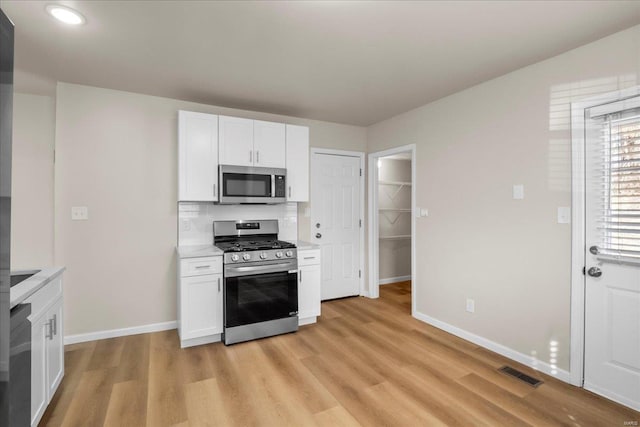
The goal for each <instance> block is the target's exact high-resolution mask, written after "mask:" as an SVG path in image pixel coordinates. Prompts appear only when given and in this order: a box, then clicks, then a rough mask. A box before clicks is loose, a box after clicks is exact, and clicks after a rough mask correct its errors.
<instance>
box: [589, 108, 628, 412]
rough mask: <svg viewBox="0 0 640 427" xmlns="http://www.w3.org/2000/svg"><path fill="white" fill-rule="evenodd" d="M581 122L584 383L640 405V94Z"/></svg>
mask: <svg viewBox="0 0 640 427" xmlns="http://www.w3.org/2000/svg"><path fill="white" fill-rule="evenodd" d="M585 123H586V135H585V136H586V138H585V140H586V144H585V149H586V153H585V154H586V157H585V158H586V218H585V219H586V223H585V224H586V230H585V236H586V248H585V249H586V256H585V259H586V280H585V360H584V387H585V388H586V389H588V390H591V391H593V392H595V393H598V394H601V395H603V396H605V397H608V398H610V399H612V400H615V401H617V402H620V403H622V404H624V405H626V406H630V407H632V408H634V409H636V410H640V97H636V98H632V99H628V100H625V101H618V102H615V103H608V104H603V105H599V106H596V107H592V108H590V109H587V110H585Z"/></svg>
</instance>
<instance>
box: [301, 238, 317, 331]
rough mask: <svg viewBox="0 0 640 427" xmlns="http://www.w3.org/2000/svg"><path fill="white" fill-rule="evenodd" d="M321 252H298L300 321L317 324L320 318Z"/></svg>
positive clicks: (314, 250)
mask: <svg viewBox="0 0 640 427" xmlns="http://www.w3.org/2000/svg"><path fill="white" fill-rule="evenodd" d="M320 274H321V273H320V250H319V249H311V250H298V319H299V324H300V325H306V324H309V323H315V322H316V319H317V317H318V316H320V283H321V280H320V278H321V276H320Z"/></svg>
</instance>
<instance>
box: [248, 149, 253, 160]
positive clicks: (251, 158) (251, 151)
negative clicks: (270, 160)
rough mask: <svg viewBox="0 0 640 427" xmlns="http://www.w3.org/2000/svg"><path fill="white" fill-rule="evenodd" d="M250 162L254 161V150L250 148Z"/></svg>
mask: <svg viewBox="0 0 640 427" xmlns="http://www.w3.org/2000/svg"><path fill="white" fill-rule="evenodd" d="M249 163H253V150H249Z"/></svg>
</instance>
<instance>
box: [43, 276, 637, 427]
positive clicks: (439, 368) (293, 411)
mask: <svg viewBox="0 0 640 427" xmlns="http://www.w3.org/2000/svg"><path fill="white" fill-rule="evenodd" d="M410 291H411V283H410V282H402V283H397V284H389V285H385V286H383V287H381V289H380V298H378V299H375V300H372V299H367V298H361V297H356V298H345V299H340V300H334V301H327V302H324V303H323V304H322V313H323V316H322V317H320V319H319V321H318V323H317V324H313V325H307V326H303V327H301V328H300V329H299V331H298V332H296V333H293V334H286V335H280V336H276V337H271V338H266V339H263V340H257V341H252V342H248V343H241V344H236V345H233V346H225V345H223V344H222V343H215V344H208V345H203V346H198V347H193V348H189V349H181V348H180V345H179V339H178V336H177V333H176V331H163V332H156V333H152V334H143V335H136V336H130V337H121V338H113V339H107V340H99V341H93V342H88V343H80V344H73V345H70V346H67V347H66V348H65V353H66V359H65V377H64V379H63V381H62V383H61V385H60V387H59V389H58V392H57V393H56V395H55V396H54V398H53V400H52V402H51V405H50V406H49V408H48V409H47V411H46V412H45V414H44V416H43V419H42V422H41V425H43V426H56V427H58V426H83V427H84V426H90V427H93V426H102V425H106V426H133V425H136V426H138V425H139V426H144V425H146V426H149V427H163V426H179V427H193V426H225V427H226V426H230V427H233V426H242V427H245V426H257V427H262V426H265V427H271V426H277V427H280V426H289V425H290V426H305V427H306V426H314V425H317V426H321V427H324V426H349V427H352V426H411V427H414V426H437V425H448V426H457V425H459V426H468V425H486V426H491V427H493V426H503V425H504V426H512V425H514V426H515V425H517V426H526V425H535V426H609V425H624V423H625V422H630V423H633V422H634V421H638V420H640V413H638V412H636V411H633V410H631V409H628V408H624V407H622V406H620V405H618V404H616V403H614V402H611V401H609V400H607V399H604V398H602V397H599V396H597V395H594V394H592V393H590V392H588V391H586V390H583V389H580V388H577V387H573V386H571V385H568V384H566V383H562V382H560V381H558V380H556V379H555V378H552V377H549V376H546V375H544V374H541V373H540V372H537V371H534V370H532V369H530V368H529V367H527V366H523V365H521V364H519V363H517V362H515V361H511V360H509V359H507V358H505V357H503V356H500V355H497V354H495V353H493V352H491V351H489V350H487V349H484V348H482V347H479V346H477V345H475V344H473V343H471V342H468V341H465V340H463V339H461V338H458V337H455V336H453V335H450V334H448V333H446V332H444V331H442V330H439V329H437V328H434V327H432V326H430V325H428V324H426V323H423V322H421V321H419V320H417V319H415V318H413V317H411V314H410V312H411V308H410V307H411V292H410ZM504 364H509V365H511V366H513V367H515V368H517V369H521V370H523V371H524V372H527V373H529V374H530V375H532V376H535V377H539V378H542V379H543V380H544V384H542V385H541V386H540V387H538V388H533V387H531V386H529V385H527V384H525V383H523V382H521V381H518V380H516V379H514V378H511V377H509V376H507V375H504V374H502V373H500V372H498V371H497V368H498V367H499V366H502V365H504ZM628 425H633V424H628Z"/></svg>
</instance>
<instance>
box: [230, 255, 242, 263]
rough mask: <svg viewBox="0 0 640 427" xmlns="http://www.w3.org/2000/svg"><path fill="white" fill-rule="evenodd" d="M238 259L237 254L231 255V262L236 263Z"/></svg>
mask: <svg viewBox="0 0 640 427" xmlns="http://www.w3.org/2000/svg"><path fill="white" fill-rule="evenodd" d="M239 259H240V257H239V256H238V254H233V255H231V261H233V262H236V261H238V260H239Z"/></svg>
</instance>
